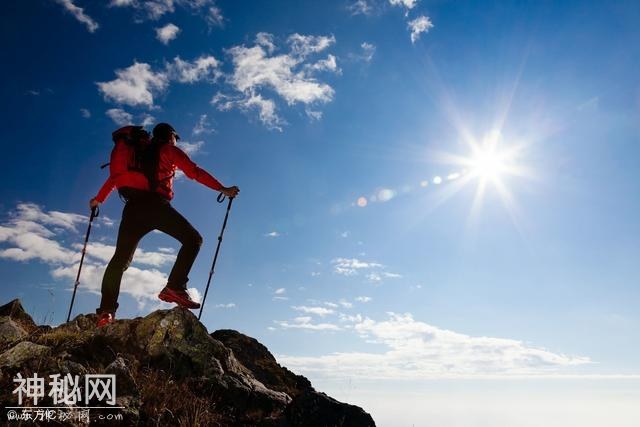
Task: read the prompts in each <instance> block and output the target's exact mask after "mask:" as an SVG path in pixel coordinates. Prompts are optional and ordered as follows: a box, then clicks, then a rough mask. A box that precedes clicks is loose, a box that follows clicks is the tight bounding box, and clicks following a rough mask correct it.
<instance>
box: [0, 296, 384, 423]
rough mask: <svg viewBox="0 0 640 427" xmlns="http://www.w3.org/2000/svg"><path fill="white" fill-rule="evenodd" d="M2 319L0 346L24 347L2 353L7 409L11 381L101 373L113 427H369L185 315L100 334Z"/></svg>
mask: <svg viewBox="0 0 640 427" xmlns="http://www.w3.org/2000/svg"><path fill="white" fill-rule="evenodd" d="M0 312H2V313H3V314H2V316H3V317H2V318H0V319H1V320H0V332H1V334H0V337H7V338H10V339H12V340H23V341H21V342H18V343H15V341H12V343H11V344H6V346H7V347H9V348H8V349H6V350H5V351H4V352H2V353H0V403H1V404H2V405H3V406H11V405H14V404H15V395H14V394H12V392H11V391H12V390H13V389H14V388H15V384H14V383H13V378H14V377H15V375H16V374H17V373H21V374H22V375H23V376H25V377H29V376H31V375H33V374H34V373H37V374H38V376H40V377H44V378H46V377H48V376H49V375H55V374H61V375H66V374H67V373H69V374H71V375H74V376H75V375H78V376H81V377H83V376H84V375H85V374H102V373H105V374H113V375H115V376H116V402H117V405H118V406H124V407H125V409H124V410H123V411H122V415H123V416H124V419H123V420H122V422H121V423H119V425H131V426H134V425H220V426H228V425H238V426H262V427H293V426H327V427H328V426H363V427H369V426H373V425H374V424H373V421H372V420H371V417H370V416H369V415H368V414H366V413H365V412H364V411H363V410H362V409H360V408H357V407H355V406H351V405H346V404H343V403H340V402H338V401H336V400H334V399H331V398H330V397H328V396H326V395H324V394H322V393H318V392H316V391H315V390H314V389H313V387H312V386H311V383H310V382H309V381H308V380H307V379H306V378H304V377H302V376H300V375H296V374H294V373H292V372H291V371H289V370H287V369H286V368H284V367H282V366H280V365H279V364H278V363H277V362H276V360H275V358H274V357H273V355H272V354H271V353H270V352H269V350H268V349H267V348H266V347H265V346H263V345H262V344H260V343H259V342H258V341H256V340H255V339H253V338H250V337H248V336H246V335H243V334H241V333H239V332H236V331H231V330H224V331H216V332H214V333H213V334H209V332H208V331H207V329H206V328H205V327H204V325H202V323H200V322H199V321H198V319H197V318H196V316H195V315H194V314H193V313H191V312H190V311H188V310H184V309H181V308H177V307H176V308H174V309H171V310H157V311H155V312H153V313H150V314H149V315H148V316H146V317H138V318H135V319H118V320H116V321H115V322H114V323H112V324H109V325H107V326H105V327H102V328H97V327H96V326H95V323H96V316H95V314H88V315H84V314H81V315H78V316H76V317H75V318H74V319H73V320H72V321H70V322H67V323H64V324H62V325H60V326H58V327H55V328H48V327H43V326H36V325H35V324H33V320H31V317H30V316H29V315H28V314H27V313H26V312H24V310H23V309H22V305H21V304H20V302H19V301H18V300H14V301H12V302H11V303H9V304H7V305H4V306H2V307H0ZM5 348H6V347H5ZM1 351H2V347H0V352H1ZM94 400H95V398H94ZM51 404H53V403H52V402H51V399H50V398H48V397H45V398H44V399H43V405H51ZM93 421H96V420H93ZM97 424H100V421H99V420H97ZM61 425H73V424H72V423H64V422H63V423H61Z"/></svg>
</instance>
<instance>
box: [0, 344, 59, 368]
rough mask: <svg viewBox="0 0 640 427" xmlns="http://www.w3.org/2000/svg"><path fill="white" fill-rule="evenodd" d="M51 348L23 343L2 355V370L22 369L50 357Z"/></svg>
mask: <svg viewBox="0 0 640 427" xmlns="http://www.w3.org/2000/svg"><path fill="white" fill-rule="evenodd" d="M50 352H51V348H50V347H47V346H46V345H39V344H34V343H32V342H30V341H22V342H20V343H18V344H16V345H15V346H13V347H11V348H10V349H9V350H7V351H5V352H4V353H2V354H0V368H14V369H15V368H21V367H23V366H24V365H25V364H26V363H27V362H29V361H32V360H37V359H41V358H43V357H45V356H48V355H49V353H50Z"/></svg>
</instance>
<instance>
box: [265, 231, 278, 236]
mask: <svg viewBox="0 0 640 427" xmlns="http://www.w3.org/2000/svg"><path fill="white" fill-rule="evenodd" d="M264 237H280V233H278V232H277V231H271V232H269V233H266V234H264Z"/></svg>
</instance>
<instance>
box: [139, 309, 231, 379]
mask: <svg viewBox="0 0 640 427" xmlns="http://www.w3.org/2000/svg"><path fill="white" fill-rule="evenodd" d="M135 336H136V341H137V342H138V345H139V346H140V347H141V348H143V349H144V351H145V352H146V353H147V354H148V356H149V357H150V358H151V359H153V360H154V361H157V362H160V363H162V362H166V364H167V366H172V367H173V369H172V371H173V373H174V374H176V375H178V376H185V375H186V376H188V375H205V376H212V375H213V376H215V375H221V374H223V373H224V370H225V369H227V370H229V369H231V366H230V365H231V364H230V363H229V360H228V359H229V357H230V355H231V352H230V351H229V350H228V349H227V348H225V346H224V345H222V343H220V342H219V341H216V340H214V339H212V338H211V337H210V336H209V334H208V332H207V329H206V328H205V327H204V325H203V324H202V323H200V322H199V321H198V319H197V318H196V316H194V314H193V313H191V312H190V311H188V310H183V309H180V308H175V309H173V310H158V311H155V312H153V313H151V314H150V315H148V316H147V317H145V318H144V319H142V320H141V321H140V323H139V324H138V325H137V327H136V329H135ZM223 365H226V366H223Z"/></svg>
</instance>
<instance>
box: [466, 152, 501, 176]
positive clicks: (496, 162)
mask: <svg viewBox="0 0 640 427" xmlns="http://www.w3.org/2000/svg"><path fill="white" fill-rule="evenodd" d="M504 160H505V159H504V156H502V155H501V154H500V153H497V152H495V151H494V150H483V151H480V152H478V153H476V154H475V156H474V157H472V158H471V159H470V162H469V163H470V166H471V173H472V174H473V175H475V176H477V177H480V178H483V179H491V180H496V179H499V178H500V175H501V174H502V173H503V172H504V171H505V169H506V167H505V164H504Z"/></svg>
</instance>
